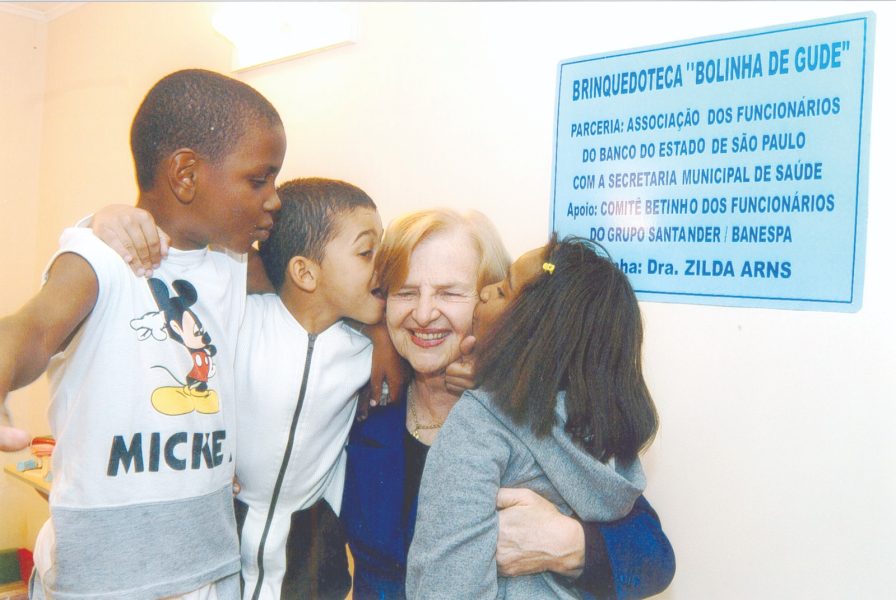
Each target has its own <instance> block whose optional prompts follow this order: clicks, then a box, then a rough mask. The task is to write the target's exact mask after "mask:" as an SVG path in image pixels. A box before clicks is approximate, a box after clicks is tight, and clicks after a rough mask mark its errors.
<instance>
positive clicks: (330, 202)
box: [259, 177, 376, 292]
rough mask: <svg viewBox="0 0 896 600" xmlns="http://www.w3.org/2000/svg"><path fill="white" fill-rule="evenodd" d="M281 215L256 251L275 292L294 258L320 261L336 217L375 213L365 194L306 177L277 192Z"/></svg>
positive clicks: (341, 184)
mask: <svg viewBox="0 0 896 600" xmlns="http://www.w3.org/2000/svg"><path fill="white" fill-rule="evenodd" d="M277 195H278V196H280V204H281V208H280V213H279V215H278V216H277V219H276V220H275V222H274V228H273V229H272V230H271V236H270V238H268V240H267V241H266V242H264V243H262V244H261V245H260V247H259V254H260V255H261V260H262V262H263V263H264V268H265V271H266V272H267V274H268V279H270V280H271V283H272V284H273V286H274V289H276V290H277V291H278V292H279V291H280V288H281V287H283V281H284V278H285V275H286V267H287V265H288V264H289V261H290V260H291V259H292V258H293V257H295V256H304V257H306V258H310V259H311V260H313V261H315V262H317V263H318V264H319V263H320V262H321V261H323V258H324V248H325V247H326V245H327V243H328V242H329V241H330V240H331V239H333V237H334V236H335V235H336V233H337V229H336V219H335V217H336V216H337V215H340V214H343V213H346V212H349V211H352V210H354V209H356V208H370V209H373V210H376V204H374V202H373V200H371V198H370V196H368V195H367V194H366V193H365V192H364V190H362V189H361V188H359V187H356V186H354V185H352V184H350V183H346V182H344V181H339V180H337V179H324V178H321V177H308V178H301V179H293V180H292V181H287V182H286V183H283V184H281V185H280V187H278V188H277Z"/></svg>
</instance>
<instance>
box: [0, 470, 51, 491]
mask: <svg viewBox="0 0 896 600" xmlns="http://www.w3.org/2000/svg"><path fill="white" fill-rule="evenodd" d="M3 470H4V471H6V472H7V473H8V474H9V475H12V476H13V477H15V478H16V479H18V480H19V481H22V482H24V483H26V484H28V485H30V486H31V487H33V488H34V489H36V490H37V493H38V494H40V495H41V496H43V497H44V498H48V497H49V495H50V482H48V481H45V480H44V476H45V475H46V473H45V472H44V470H43V469H31V470H30V471H19V470H18V469H17V468H16V465H14V464H12V465H6V466H4V467H3Z"/></svg>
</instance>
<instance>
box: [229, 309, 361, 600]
mask: <svg viewBox="0 0 896 600" xmlns="http://www.w3.org/2000/svg"><path fill="white" fill-rule="evenodd" d="M371 356H372V345H371V343H370V340H369V339H368V338H367V337H365V336H363V335H362V334H360V333H358V332H357V331H355V330H354V329H352V328H351V327H349V326H348V325H346V324H345V323H343V322H338V323H336V324H335V325H333V326H332V327H330V328H329V329H327V330H326V331H324V332H322V333H320V334H318V335H316V336H313V335H309V334H308V333H307V332H306V331H305V330H304V329H303V328H302V326H301V325H299V323H298V322H297V321H296V320H295V318H293V316H292V315H291V314H290V313H289V311H288V310H287V309H286V307H285V306H284V305H283V303H282V302H281V301H280V298H279V297H278V296H276V295H275V294H264V295H253V296H250V297H249V298H248V300H247V304H246V313H245V318H244V320H243V325H242V329H241V330H240V338H239V343H238V346H237V361H236V364H237V379H236V389H237V394H236V397H237V432H238V433H237V460H236V474H237V479H238V480H239V482H240V486H241V488H242V489H241V491H240V493H239V495H238V496H237V500H238V501H241V502H243V503H244V504H246V505H247V507H248V511H247V513H246V518H245V521H244V522H243V526H242V532H241V537H240V551H241V555H242V576H243V579H244V581H245V587H244V591H243V598H245V599H256V600H257V599H279V598H280V589H281V585H282V583H283V576H284V574H285V572H286V540H287V537H288V535H289V527H290V519H291V516H292V514H293V513H294V512H296V511H300V510H303V509H306V508H308V507H310V506H311V505H312V504H314V503H315V502H316V501H318V500H319V499H321V498H324V499H326V500H327V502H329V504H330V506H331V507H332V508H333V510H334V511H335V512H336V514H338V513H339V509H340V505H341V502H342V488H343V483H344V479H345V444H346V440H347V439H348V433H349V430H350V429H351V426H352V422H353V420H354V416H355V407H356V399H357V392H358V390H359V388H361V386H363V385H364V384H365V383H366V382H367V380H368V379H369V377H370V363H371Z"/></svg>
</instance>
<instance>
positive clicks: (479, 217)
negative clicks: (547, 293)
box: [376, 208, 510, 295]
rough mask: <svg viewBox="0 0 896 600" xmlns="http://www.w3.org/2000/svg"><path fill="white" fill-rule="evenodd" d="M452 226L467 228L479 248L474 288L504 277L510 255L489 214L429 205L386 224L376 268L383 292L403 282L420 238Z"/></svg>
mask: <svg viewBox="0 0 896 600" xmlns="http://www.w3.org/2000/svg"><path fill="white" fill-rule="evenodd" d="M455 230H460V231H464V232H466V233H467V234H468V235H469V236H470V239H471V241H472V242H473V244H474V245H475V246H476V249H477V251H478V252H479V256H480V262H479V272H478V273H477V276H476V282H477V289H480V290H481V289H482V288H483V287H485V286H486V285H489V284H492V283H494V282H496V281H500V280H502V279H504V277H505V276H506V274H507V270H508V269H509V268H510V255H509V254H508V253H507V249H506V248H505V247H504V243H503V242H502V241H501V236H500V235H499V234H498V230H497V228H496V227H495V225H494V224H493V223H492V222H491V221H490V220H489V218H488V217H486V216H485V215H484V214H482V213H481V212H479V211H477V210H468V211H464V212H461V211H457V210H454V209H452V208H430V209H426V210H418V211H414V212H410V213H406V214H404V215H401V216H399V217H397V218H395V219H394V220H393V221H392V222H391V223H389V225H388V227H386V231H385V234H384V235H383V244H382V245H381V246H380V249H379V250H378V251H377V255H376V271H377V273H378V274H379V279H380V286H381V287H382V290H383V292H384V293H385V294H387V295H388V294H389V293H391V292H393V291H395V290H396V289H398V288H399V287H401V285H403V284H404V282H405V280H406V279H407V276H408V270H409V268H410V261H411V254H412V253H413V252H414V249H415V248H416V247H417V246H418V245H419V244H420V243H421V242H422V241H424V240H426V239H428V238H429V237H431V236H432V235H435V234H437V233H443V232H449V231H455Z"/></svg>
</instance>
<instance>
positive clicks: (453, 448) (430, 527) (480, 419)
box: [406, 235, 658, 600]
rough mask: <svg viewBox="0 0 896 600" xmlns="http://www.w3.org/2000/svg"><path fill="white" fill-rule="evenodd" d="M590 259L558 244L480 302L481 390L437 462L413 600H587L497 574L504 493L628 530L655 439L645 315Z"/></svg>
mask: <svg viewBox="0 0 896 600" xmlns="http://www.w3.org/2000/svg"><path fill="white" fill-rule="evenodd" d="M595 249H600V247H599V246H597V245H595V244H593V243H591V242H589V241H587V240H584V239H580V238H567V239H565V240H563V241H558V240H557V238H556V235H554V236H553V237H552V238H551V241H550V242H549V243H548V245H547V246H545V247H542V248H538V249H536V250H532V251H530V252H528V253H526V254H524V255H523V256H522V257H520V258H519V259H518V260H517V261H516V262H515V263H513V265H512V266H511V268H510V272H509V275H508V277H507V278H506V279H505V280H503V281H501V282H498V283H496V284H493V285H490V286H488V287H486V288H484V289H483V290H482V293H481V295H480V304H479V305H478V307H477V309H476V312H475V314H474V319H473V330H474V334H475V335H476V337H477V338H478V339H479V340H480V341H479V347H480V348H482V351H481V353H480V355H479V357H478V359H477V370H478V372H479V373H480V374H481V377H480V379H481V385H480V387H479V389H477V390H473V391H468V392H466V393H465V394H464V395H463V396H462V397H461V398H460V400H459V401H458V403H457V405H456V406H455V407H454V409H453V410H452V411H451V413H450V415H449V417H448V419H447V420H446V421H445V424H444V426H443V428H442V431H441V433H440V434H439V437H438V439H437V440H436V442H435V444H433V446H432V448H431V449H430V451H429V456H428V457H427V461H426V467H425V469H424V471H423V478H422V482H421V485H420V500H419V507H418V513H417V523H416V530H415V534H414V539H413V542H412V544H411V548H410V554H409V557H408V572H407V584H406V585H407V596H408V598H410V599H414V598H425V599H427V600H430V599H437V598H452V599H454V598H465V599H474V598H476V599H478V598H526V599H529V598H578V597H580V596H579V593H578V592H577V590H576V588H574V587H572V586H571V585H570V582H569V581H568V580H566V579H565V578H563V577H561V576H559V575H556V574H552V573H550V572H545V573H538V574H535V575H527V576H520V577H512V578H510V577H506V578H505V577H501V576H499V575H498V574H497V569H496V563H495V550H496V545H497V538H498V515H497V512H496V510H495V497H496V495H497V492H498V489H499V488H502V487H526V488H529V489H531V490H533V491H535V492H536V493H538V494H540V495H542V496H544V497H546V498H548V499H550V500H551V501H552V502H553V503H554V504H555V505H556V506H557V508H558V509H559V510H560V511H561V512H563V513H565V514H567V515H576V516H578V517H579V518H581V519H582V520H585V521H613V520H616V519H619V518H621V517H623V516H625V515H626V514H628V512H629V511H630V510H631V508H632V506H633V504H634V502H635V500H636V499H637V498H638V497H639V496H640V495H641V493H642V491H643V489H644V485H645V479H644V475H643V472H642V470H641V466H640V462H639V460H638V454H639V452H640V451H641V450H643V449H644V448H645V447H646V446H647V445H648V444H649V443H650V441H651V440H652V439H653V436H654V435H655V433H656V430H657V426H658V417H657V413H656V408H655V406H654V404H653V400H652V399H651V397H650V393H649V391H648V390H647V386H646V384H645V382H644V378H643V375H642V370H641V339H642V326H641V315H640V310H639V308H638V302H637V299H636V298H635V294H634V291H633V290H632V288H631V285H630V284H629V282H628V279H627V278H626V276H625V274H623V273H622V272H621V271H620V270H619V269H618V268H617V267H616V265H615V264H613V262H612V261H611V260H610V259H609V258H608V257H606V256H605V255H603V254H604V253H601V254H598V253H597V252H595Z"/></svg>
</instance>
